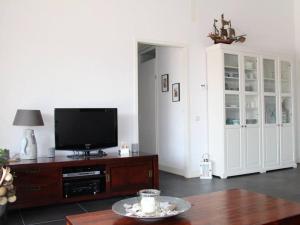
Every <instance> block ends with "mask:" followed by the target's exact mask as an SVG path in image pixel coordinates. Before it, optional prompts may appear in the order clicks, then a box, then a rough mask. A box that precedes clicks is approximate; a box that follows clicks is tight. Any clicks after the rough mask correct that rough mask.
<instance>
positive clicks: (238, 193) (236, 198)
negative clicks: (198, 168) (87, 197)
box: [66, 189, 300, 225]
mask: <svg viewBox="0 0 300 225" xmlns="http://www.w3.org/2000/svg"><path fill="white" fill-rule="evenodd" d="M185 199H186V200H188V201H189V202H190V203H191V204H192V208H191V209H190V210H189V211H187V212H185V213H183V214H181V215H179V216H175V217H172V218H167V219H163V220H157V221H154V222H151V225H162V224H165V225H171V224H172V225H256V224H257V225H258V224H264V225H267V224H269V225H272V224H273V225H278V224H281V225H284V224H300V204H297V203H293V202H288V201H286V200H283V199H278V198H273V197H270V196H266V195H264V194H259V193H255V192H249V191H246V190H241V189H231V190H227V191H221V192H214V193H209V194H203V195H198V196H192V197H188V198H185ZM66 220H67V225H91V224H93V225H100V224H101V225H125V224H126V225H143V224H149V222H146V221H142V220H136V219H132V218H126V217H122V216H119V215H116V214H115V213H114V212H113V211H111V210H105V211H98V212H92V213H84V214H78V215H73V216H67V218H66Z"/></svg>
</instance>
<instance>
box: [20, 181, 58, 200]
mask: <svg viewBox="0 0 300 225" xmlns="http://www.w3.org/2000/svg"><path fill="white" fill-rule="evenodd" d="M16 194H17V198H18V202H23V203H25V202H34V203H42V202H52V203H55V202H56V201H57V200H59V199H60V198H61V191H60V189H59V185H58V184H57V183H55V182H52V184H47V185H45V184H43V185H37V184H28V183H27V184H24V185H22V186H21V185H18V186H17V187H16Z"/></svg>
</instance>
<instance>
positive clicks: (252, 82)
mask: <svg viewBox="0 0 300 225" xmlns="http://www.w3.org/2000/svg"><path fill="white" fill-rule="evenodd" d="M244 72H245V91H246V92H257V90H258V80H257V58H256V57H250V56H245V57H244Z"/></svg>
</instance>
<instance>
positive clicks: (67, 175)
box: [63, 171, 101, 177]
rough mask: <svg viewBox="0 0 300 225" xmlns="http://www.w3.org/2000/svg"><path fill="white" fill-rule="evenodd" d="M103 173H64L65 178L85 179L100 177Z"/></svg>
mask: <svg viewBox="0 0 300 225" xmlns="http://www.w3.org/2000/svg"><path fill="white" fill-rule="evenodd" d="M100 174H101V171H89V172H76V173H64V174H63V177H85V176H94V175H100Z"/></svg>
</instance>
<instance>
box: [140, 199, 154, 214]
mask: <svg viewBox="0 0 300 225" xmlns="http://www.w3.org/2000/svg"><path fill="white" fill-rule="evenodd" d="M141 208H142V212H143V213H154V212H155V198H154V197H142V200H141Z"/></svg>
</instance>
